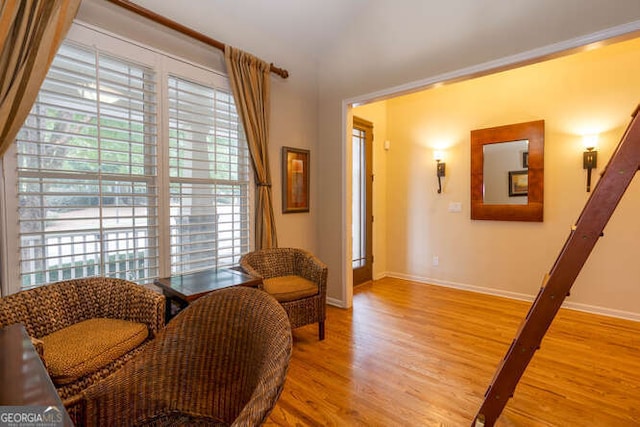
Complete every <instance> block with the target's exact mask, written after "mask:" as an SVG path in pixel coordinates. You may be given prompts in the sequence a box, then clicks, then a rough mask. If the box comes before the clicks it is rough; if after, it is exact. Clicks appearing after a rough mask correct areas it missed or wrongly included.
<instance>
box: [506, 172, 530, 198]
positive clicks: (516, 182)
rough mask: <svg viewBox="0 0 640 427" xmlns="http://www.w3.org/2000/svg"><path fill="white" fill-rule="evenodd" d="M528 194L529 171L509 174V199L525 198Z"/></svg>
mask: <svg viewBox="0 0 640 427" xmlns="http://www.w3.org/2000/svg"><path fill="white" fill-rule="evenodd" d="M528 193H529V171H526V170H524V171H511V172H509V197H516V196H526V195H527V194H528Z"/></svg>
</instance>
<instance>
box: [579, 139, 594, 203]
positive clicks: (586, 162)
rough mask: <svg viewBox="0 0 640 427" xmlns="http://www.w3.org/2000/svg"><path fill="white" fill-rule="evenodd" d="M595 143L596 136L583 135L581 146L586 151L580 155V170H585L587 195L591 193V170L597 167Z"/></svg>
mask: <svg viewBox="0 0 640 427" xmlns="http://www.w3.org/2000/svg"><path fill="white" fill-rule="evenodd" d="M597 143H598V135H585V136H583V137H582V144H583V145H584V148H585V149H586V150H587V151H585V152H584V153H582V168H583V169H586V170H587V193H588V192H590V191H591V170H592V169H595V168H597V167H598V151H597V150H596V145H597Z"/></svg>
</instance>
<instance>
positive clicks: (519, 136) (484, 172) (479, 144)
mask: <svg viewBox="0 0 640 427" xmlns="http://www.w3.org/2000/svg"><path fill="white" fill-rule="evenodd" d="M543 195H544V120H538V121H534V122H527V123H518V124H513V125H506V126H498V127H494V128H487V129H478V130H473V131H471V219H484V220H496V221H538V222H541V221H542V220H543Z"/></svg>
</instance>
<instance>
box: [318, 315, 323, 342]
mask: <svg viewBox="0 0 640 427" xmlns="http://www.w3.org/2000/svg"><path fill="white" fill-rule="evenodd" d="M318 337H319V338H320V341H322V340H323V339H324V320H323V321H321V322H318Z"/></svg>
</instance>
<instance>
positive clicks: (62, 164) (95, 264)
mask: <svg viewBox="0 0 640 427" xmlns="http://www.w3.org/2000/svg"><path fill="white" fill-rule="evenodd" d="M155 92H156V89H155V76H154V72H153V70H151V69H148V68H145V67H141V66H139V65H134V64H132V63H129V62H127V61H124V60H122V59H116V58H113V57H110V56H108V55H104V54H101V53H98V52H96V51H94V50H90V49H85V48H82V47H79V46H75V45H73V44H70V43H65V44H63V45H62V47H61V48H60V50H59V52H58V54H57V55H56V58H55V59H54V61H53V65H52V67H51V69H50V70H49V72H48V75H47V78H46V80H45V82H44V85H43V86H42V88H41V90H40V93H39V95H38V98H37V100H36V103H35V105H34V106H33V108H32V111H31V114H30V115H29V117H28V119H27V120H26V123H25V125H24V126H23V128H22V130H21V132H20V133H19V135H18V137H17V140H16V144H17V165H18V169H17V173H18V197H19V214H18V221H19V244H20V273H21V279H22V280H21V281H22V287H23V288H27V287H32V286H37V285H40V284H43V283H49V282H53V281H56V280H63V279H69V278H76V277H85V276H93V275H105V276H112V277H120V278H125V279H129V280H137V281H146V280H148V279H149V278H152V277H156V276H157V275H158V237H157V235H158V224H157V221H158V220H157V211H158V198H157V188H156V176H157V155H156V114H155V112H156V109H157V105H156V95H155Z"/></svg>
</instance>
